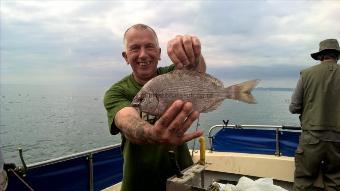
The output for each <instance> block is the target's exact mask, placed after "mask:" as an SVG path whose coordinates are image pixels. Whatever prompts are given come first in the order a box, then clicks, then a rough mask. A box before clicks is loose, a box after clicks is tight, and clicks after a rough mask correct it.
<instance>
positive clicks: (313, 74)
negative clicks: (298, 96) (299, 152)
mask: <svg viewBox="0 0 340 191" xmlns="http://www.w3.org/2000/svg"><path fill="white" fill-rule="evenodd" d="M301 79H302V83H303V90H304V91H303V110H302V115H301V123H302V129H303V130H331V131H338V132H340V68H339V65H338V64H337V63H336V62H335V61H326V62H321V63H320V64H318V65H315V66H313V67H310V68H307V69H305V70H303V71H302V72H301Z"/></svg>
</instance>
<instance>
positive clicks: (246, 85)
mask: <svg viewBox="0 0 340 191" xmlns="http://www.w3.org/2000/svg"><path fill="white" fill-rule="evenodd" d="M259 82H260V80H258V79H256V80H249V81H246V82H242V83H240V84H236V85H232V86H229V87H227V88H226V89H225V91H226V94H227V95H226V97H227V98H229V99H234V100H239V101H242V102H245V103H250V104H255V103H256V100H255V98H254V97H253V95H252V94H251V91H252V90H253V89H254V88H255V86H256V85H257V84H258V83H259Z"/></svg>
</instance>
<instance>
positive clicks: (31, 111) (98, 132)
mask: <svg viewBox="0 0 340 191" xmlns="http://www.w3.org/2000/svg"><path fill="white" fill-rule="evenodd" d="M0 88H1V89H0V90H1V91H0V104H1V107H0V145H1V150H2V153H3V155H4V160H5V162H6V163H15V164H17V165H21V162H20V158H19V151H18V149H19V148H21V149H22V151H23V157H24V159H25V162H26V164H32V163H36V162H41V161H45V160H49V159H53V158H57V157H63V156H67V155H71V154H74V153H78V152H82V151H86V150H90V149H95V148H100V147H104V146H107V145H112V144H118V143H120V142H121V137H120V135H110V133H109V128H108V122H107V115H106V111H105V108H104V106H103V95H104V93H105V91H106V90H107V88H108V87H65V86H47V85H1V86H0ZM253 95H254V97H255V98H256V100H257V104H245V103H242V102H238V101H234V100H225V101H224V102H223V103H222V104H221V106H220V107H219V108H218V109H217V110H215V111H212V112H209V113H202V114H200V118H199V122H198V123H197V122H195V123H194V124H193V125H192V126H191V128H190V129H189V131H195V129H196V128H200V129H203V130H204V132H205V136H206V139H208V137H207V136H208V131H209V128H210V127H211V126H213V125H217V124H223V120H225V121H226V120H229V124H243V125H244V124H260V125H290V126H299V119H298V115H293V114H290V113H289V111H288V106H289V103H290V98H291V95H292V90H291V89H282V88H259V89H255V90H254V91H253ZM207 142H208V141H207ZM188 144H189V146H191V145H194V144H193V141H190V142H189V143H188Z"/></svg>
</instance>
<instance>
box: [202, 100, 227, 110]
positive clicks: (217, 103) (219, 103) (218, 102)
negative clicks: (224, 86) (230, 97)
mask: <svg viewBox="0 0 340 191" xmlns="http://www.w3.org/2000/svg"><path fill="white" fill-rule="evenodd" d="M223 100H224V99H221V100H218V101H217V102H216V103H215V104H214V105H212V106H210V107H208V108H203V110H202V111H201V113H208V112H210V111H215V110H216V109H217V108H218V107H219V106H220V105H221V104H222V102H223Z"/></svg>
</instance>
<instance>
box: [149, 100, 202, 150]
mask: <svg viewBox="0 0 340 191" xmlns="http://www.w3.org/2000/svg"><path fill="white" fill-rule="evenodd" d="M198 117H199V113H198V112H197V111H194V110H193V107H192V103H190V102H184V101H181V100H177V101H175V102H174V103H172V104H171V106H170V107H169V108H168V109H167V110H166V111H165V112H164V114H163V115H162V116H161V117H160V118H159V120H158V121H157V122H156V123H155V125H154V127H153V128H151V129H150V134H151V136H152V139H153V140H154V141H155V142H157V143H160V144H171V145H180V144H182V143H184V142H187V141H190V140H192V139H195V138H198V137H200V136H202V135H203V132H202V130H199V131H196V132H192V133H187V130H188V129H189V128H190V126H191V124H192V123H193V122H194V121H195V120H196V119H198Z"/></svg>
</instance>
